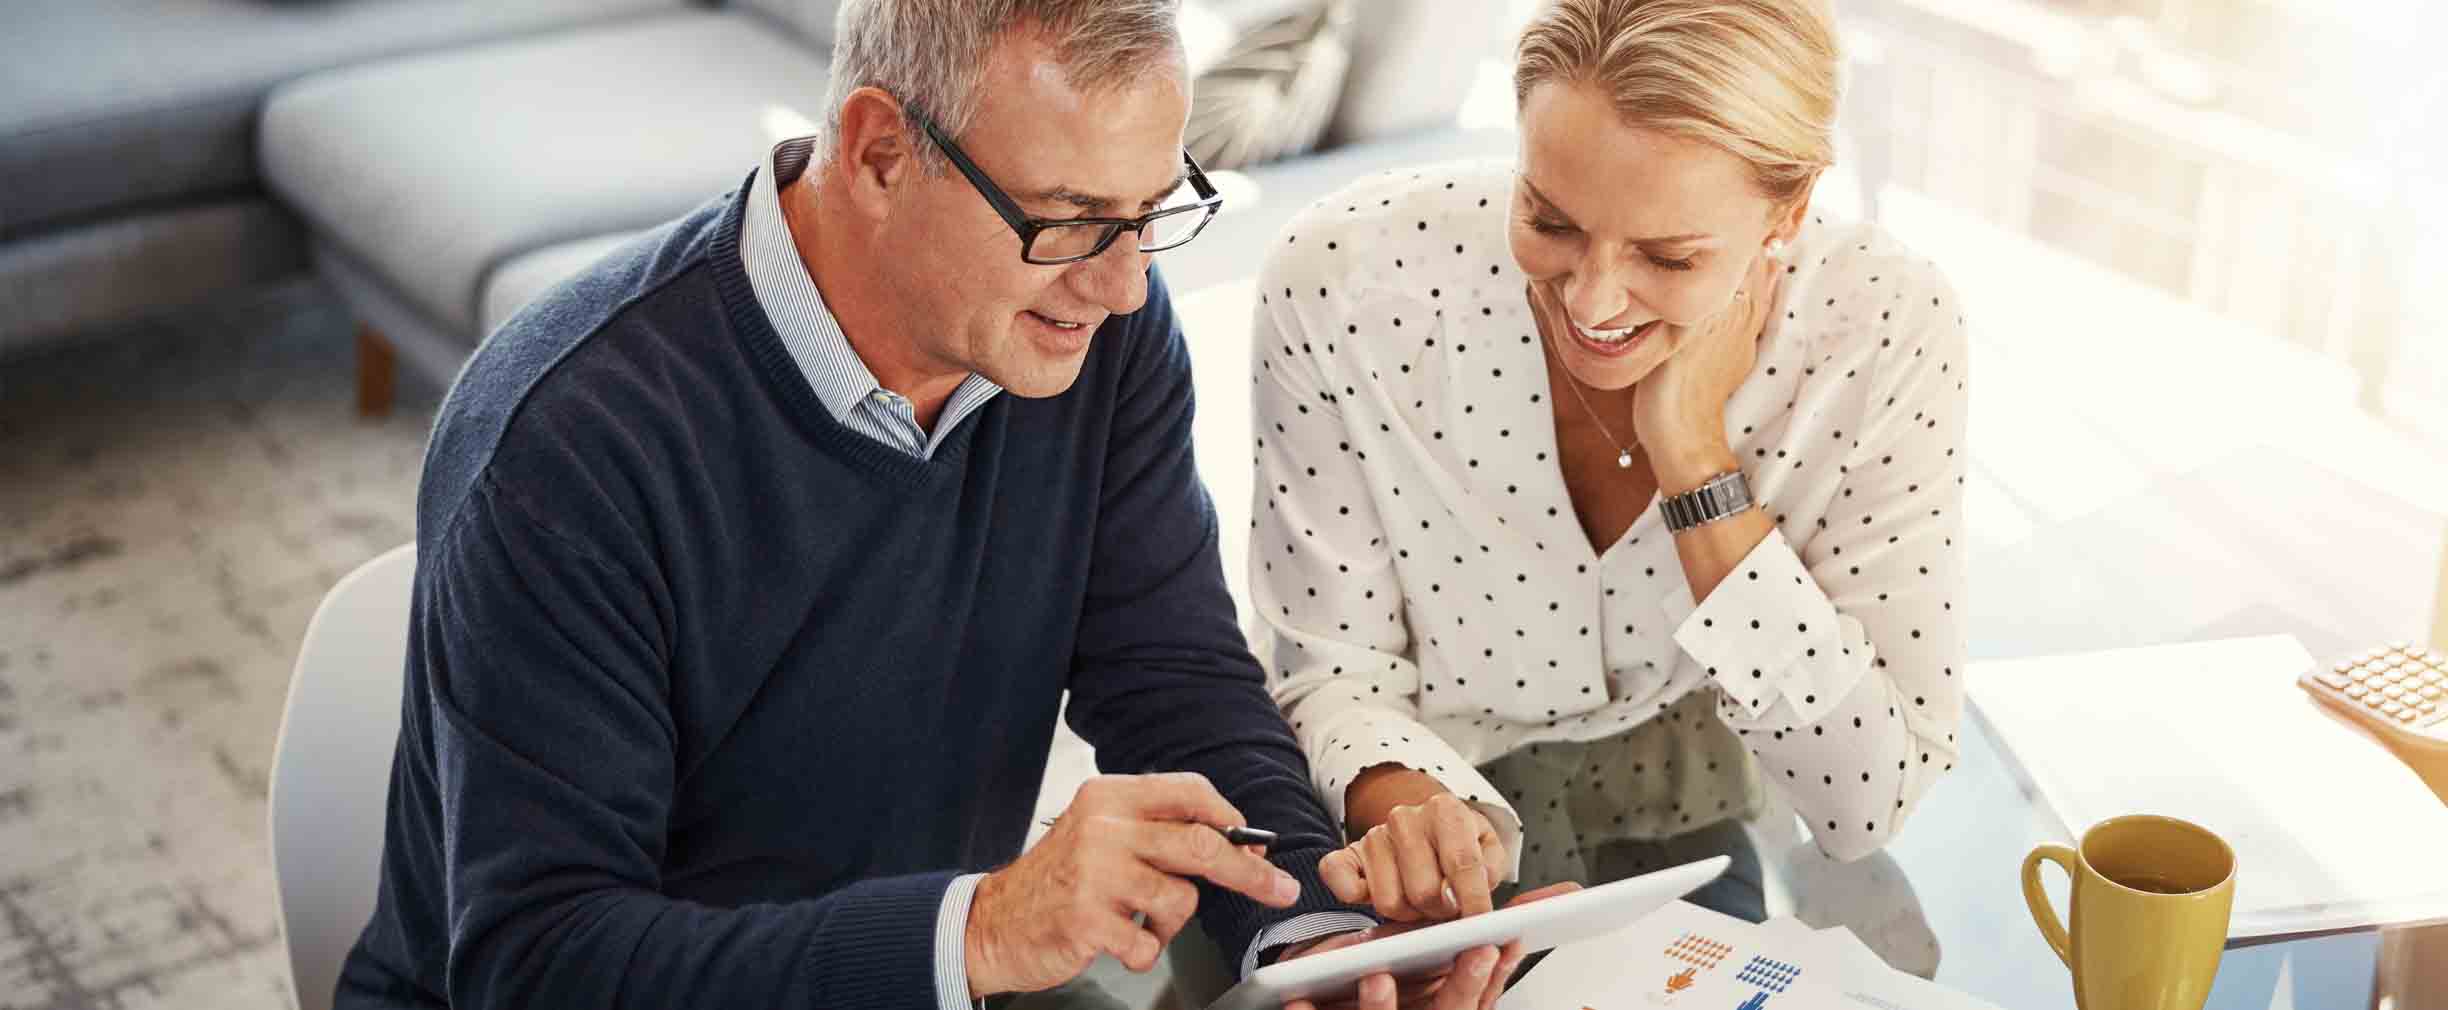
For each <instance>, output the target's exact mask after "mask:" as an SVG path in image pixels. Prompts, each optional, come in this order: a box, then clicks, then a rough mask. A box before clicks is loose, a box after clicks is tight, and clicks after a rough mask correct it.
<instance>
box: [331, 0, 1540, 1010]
mask: <svg viewBox="0 0 2448 1010" xmlns="http://www.w3.org/2000/svg"><path fill="white" fill-rule="evenodd" d="M1173 6H1174V0H853V2H851V3H848V4H846V5H845V6H844V9H843V12H842V14H841V23H840V30H839V32H838V38H839V42H838V45H837V51H836V54H835V58H836V61H837V62H836V63H835V66H834V71H833V74H834V77H833V83H834V91H833V95H834V97H833V100H832V108H831V109H830V111H829V113H828V121H827V128H826V130H825V131H824V133H823V134H822V135H821V137H819V138H815V139H811V140H799V141H792V142H788V143H784V144H782V145H780V146H779V147H777V148H776V149H775V150H774V151H772V152H771V154H770V156H769V157H768V158H767V159H766V160H765V162H764V164H763V165H762V166H760V167H759V168H758V169H757V170H756V171H755V172H753V173H752V174H751V175H750V177H749V181H748V182H747V183H746V184H745V185H743V186H742V188H741V189H740V190H739V191H737V192H735V193H733V194H731V195H729V196H726V197H723V198H721V199H719V200H716V201H714V202H711V203H709V204H707V205H706V206H704V207H702V208H700V209H699V210H697V211H695V212H693V213H691V214H689V215H688V216H686V217H684V218H682V219H681V220H678V221H676V222H673V223H671V224H669V225H666V226H665V227H663V228H661V229H659V230H657V231H656V232H654V233H653V234H651V235H650V236H648V237H646V238H644V239H641V240H640V241H637V242H635V243H632V244H630V245H629V246H628V247H627V248H626V249H624V250H623V251H621V252H619V253H616V254H614V255H612V256H611V257H609V258H607V259H606V260H605V261H603V262H601V263H599V264H597V265H595V266H594V267H592V268H591V269H589V270H587V271H586V272H585V273H584V274H583V275H581V276H580V277H578V278H576V279H574V280H572V281H570V282H569V283H567V284H565V285H563V286H562V287H560V288H559V289H557V290H556V291H554V292H553V293H551V294H549V295H547V296H545V297H544V298H543V299H542V300H541V301H540V302H539V303H538V304H536V305H534V306H532V307H530V308H529V309H528V310H526V311H525V312H524V313H522V314H521V315H520V316H518V317H517V318H516V319H514V320H512V321H511V322H510V323H509V324H507V325H506V326H505V327H504V328H503V329H502V330H501V331H500V332H498V333H496V334H494V335H493V337H492V339H491V340H489V341H488V342H487V343H486V344H485V346H484V347H483V348H482V349H481V350H479V351H478V352H477V355H476V357H475V359H474V361H473V362H471V364H470V365H469V367H468V369H467V371H466V372H465V374H464V375H463V376H462V377H461V379H460V381H459V383H458V385H457V387H456V388H454V389H453V390H452V392H451V394H450V397H449V398H448V400H447V401H446V403H445V404H444V406H443V409H442V414H441V417H440V420H439V422H438V423H437V425H436V427H435V430H434V437H433V445H432V448H431V451H430V454H429V456H428V458H427V461H426V466H425V473H424V480H423V484H422V486H421V488H420V491H419V496H418V497H419V501H418V523H417V548H418V556H417V560H418V568H417V576H416V586H415V597H414V610H413V613H412V616H411V623H412V628H411V635H410V645H409V657H408V671H407V689H406V690H407V694H406V702H405V711H404V718H403V720H402V729H401V737H400V743H399V751H398V758H397V761H396V764H395V769H394V772H393V780H392V784H391V814H390V821H389V828H388V834H387V838H386V844H385V848H384V854H383V874H382V886H381V896H380V902H379V906H378V908H377V910H376V912H375V915H374V918H373V921H372V922H371V924H369V925H368V926H367V928H366V932H365V934H364V936H363V938H362V939H361V940H360V941H359V943H358V945H357V947H356V949H355V950H354V951H353V952H352V953H351V955H350V957H349V960H348V964H347V966H346V969H345V971H344V974H343V978H342V980H341V984H340V999H339V1003H340V1005H341V1006H343V1007H359V1008H362V1007H436V1006H450V1007H458V1008H478V1007H519V1008H544V1007H590V1008H591V1007H683V1006H686V1007H802V1006H829V1007H911V1008H922V1007H959V1006H963V1005H965V1004H966V1003H968V1001H970V1000H971V999H973V998H975V997H982V996H987V995H992V994H997V993H1010V992H1025V991H1036V990H1044V989H1047V988H1049V987H1053V986H1056V985H1058V984H1061V983H1064V982H1065V981H1066V980H1070V979H1072V978H1074V977H1075V976H1077V975H1078V974H1079V973H1080V972H1081V971H1082V970H1083V969H1084V968H1085V967H1086V966H1087V964H1088V963H1089V962H1090V961H1091V960H1092V959H1093V958H1094V957H1095V956H1096V955H1097V954H1099V953H1104V954H1111V955H1113V956H1114V957H1116V958H1119V959H1120V960H1121V961H1122V962H1123V963H1124V964H1126V965H1128V966H1130V967H1131V968H1133V969H1135V970H1146V969H1149V968H1151V967H1152V966H1153V965H1154V964H1155V962H1156V959H1157V958H1158V956H1159V952H1160V950H1161V948H1162V947H1163V945H1164V944H1165V943H1166V942H1167V941H1169V940H1170V939H1172V937H1173V936H1174V935H1175V933H1176V932H1177V931H1179V930H1181V929H1182V928H1183V927H1184V925H1185V924H1186V923H1187V922H1189V921H1190V919H1191V917H1192V915H1193V912H1194V910H1195V914H1196V916H1197V920H1198V922H1199V924H1200V925H1201V927H1202V928H1203V929H1204V931H1205V932H1206V933H1207V934H1208V935H1210V936H1212V937H1213V938H1214V939H1215V940H1216V941H1217V943H1218V945H1219V946H1220V947H1221V948H1222V949H1223V950H1224V951H1226V952H1228V954H1229V955H1231V956H1237V957H1238V958H1239V960H1240V965H1239V969H1240V970H1241V971H1244V972H1246V971H1247V970H1249V968H1250V966H1251V965H1253V964H1255V963H1257V962H1258V961H1259V960H1260V959H1261V958H1263V957H1266V956H1270V955H1278V954H1283V953H1285V952H1286V951H1287V949H1289V950H1290V951H1291V952H1292V953H1295V954H1297V953H1301V952H1305V949H1306V947H1305V946H1302V945H1315V944H1318V943H1319V941H1318V938H1319V937H1321V936H1327V935H1329V934H1344V933H1346V931H1349V930H1353V929H1358V928H1361V927H1365V926H1368V925H1370V924H1371V922H1372V920H1370V919H1369V918H1367V917H1365V916H1364V915H1361V914H1359V913H1358V912H1357V910H1355V909H1352V908H1350V907H1348V906H1344V905H1341V904H1339V903H1337V902H1336V901H1335V900H1334V899H1333V896H1332V894H1331V893H1330V892H1329V891H1328V889H1327V888H1326V887H1325V886H1323V885H1322V884H1321V883H1320V882H1319V880H1318V877H1317V873H1316V864H1317V861H1318V859H1319V857H1321V856H1323V855H1324V854H1326V853H1327V852H1328V851H1330V850H1331V849H1332V848H1333V847H1334V846H1335V845H1336V844H1337V841H1338V839H1337V835H1336V831H1335V827H1334V825H1333V824H1331V823H1330V822H1329V820H1328V818H1327V815H1326V813H1325V811H1324V809H1323V807H1322V806H1321V805H1320V804H1319V802H1318V800H1317V798H1316V796H1315V795H1314V794H1313V793H1312V792H1311V789H1310V786H1309V785H1308V775H1307V772H1306V769H1305V766H1304V764H1303V761H1302V758H1301V754H1300V751H1299V749H1298V748H1297V747H1296V746H1295V745H1294V743H1293V739H1292V736H1291V734H1290V733H1289V732H1288V730H1287V727H1286V726H1285V725H1284V724H1283V721H1282V717H1281V716H1280V715H1279V714H1278V713H1277V711H1276V709H1275V707H1274V705H1273V704H1272V703H1271V702H1270V701H1269V700H1268V698H1267V696H1266V694H1265V692H1264V690H1263V687H1262V685H1261V683H1260V674H1259V672H1258V669H1257V667H1256V666H1255V664H1254V663H1253V661H1252V660H1251V658H1250V657H1249V655H1248V654H1247V652H1246V650H1245V647H1244V645H1243V642H1242V640H1241V638H1240V636H1239V633H1238V632H1237V631H1236V628H1235V623H1234V619H1233V612H1232V605H1231V603H1230V601H1229V599H1228V598H1227V596H1226V594H1225V589H1224V583H1223V580H1222V578H1221V574H1220V568H1219V565H1218V561H1217V557H1216V522H1215V515H1214V512H1213V510H1212V508H1211V507H1210V505H1209V502H1208V500H1207V498H1206V495H1205V492H1204V490H1203V489H1202V488H1201V487H1200V485H1199V482H1198V479H1197V476H1196V473H1195V470H1194V468H1193V465H1192V460H1191V448H1190V429H1191V423H1190V422H1191V384H1190V372H1189V364H1188V360H1187V356H1186V354H1185V352H1184V348H1183V344H1182V338H1181V335H1180V333H1179V331H1178V328H1177V327H1176V325H1175V322H1174V319H1173V316H1172V313H1171V310H1170V307H1169V304H1168V302H1167V299H1166V296H1165V291H1164V287H1163V285H1162V283H1161V282H1160V281H1159V280H1158V279H1157V278H1156V276H1155V275H1154V274H1153V273H1152V272H1151V270H1150V265H1149V256H1150V254H1151V253H1152V252H1154V251H1157V250H1160V249H1162V248H1166V247H1170V246H1172V245H1176V244H1179V243H1181V242H1185V241H1188V240H1189V239H1190V238H1192V237H1194V236H1195V235H1196V234H1197V233H1198V230H1199V228H1200V227H1202V226H1203V225H1204V223H1205V221H1206V219H1207V218H1208V217H1209V216H1210V215H1212V214H1213V212H1214V209H1215V205H1216V203H1217V199H1216V197H1215V191H1214V189H1213V188H1212V187H1211V186H1209V185H1208V184H1207V182H1206V180H1205V178H1204V177H1203V176H1202V175H1200V174H1199V172H1198V170H1197V168H1196V166H1195V165H1193V164H1191V163H1190V161H1189V159H1188V158H1187V157H1186V156H1185V155H1184V153H1183V151H1182V148H1181V132H1182V127H1183V122H1184V118H1185V115H1186V110H1187V95H1186V92H1187V83H1186V81H1185V80H1184V77H1183V71H1182V68H1181V57H1180V51H1179V44H1178V40H1177V38H1176V35H1175V30H1174V25H1173ZM955 138H957V140H956V139H955ZM602 170H605V171H617V170H618V167H617V166H604V167H603V169H602ZM1065 689H1068V690H1069V691H1070V694H1071V702H1070V719H1071V722H1072V724H1073V725H1074V726H1075V727H1076V728H1077V729H1078V730H1079V732H1080V733H1081V735H1082V736H1084V737H1086V738H1087V739H1088V740H1089V741H1090V742H1091V743H1093V744H1094V745H1095V746H1096V748H1097V754H1098V758H1099V760H1100V762H1101V763H1102V764H1103V765H1104V767H1105V768H1106V769H1107V770H1109V771H1115V772H1128V773H1155V772H1170V773H1173V774H1147V775H1138V776H1132V775H1118V776H1115V777H1111V778H1105V779H1099V780H1097V781H1096V782H1093V783H1091V784H1090V785H1089V786H1087V787H1086V788H1083V789H1081V790H1080V792H1079V794H1078V796H1077V797H1076V799H1075V800H1074V801H1073V803H1072V805H1071V807H1070V809H1069V811H1068V812H1067V813H1066V814H1065V816H1063V817H1062V818H1061V819H1060V821H1059V822H1058V823H1057V824H1056V826H1055V827H1054V829H1053V830H1052V832H1051V833H1050V834H1049V835H1048V836H1047V837H1046V838H1045V839H1044V840H1043V841H1042V842H1041V843H1040V844H1039V845H1037V846H1036V847H1034V848H1032V849H1031V850H1030V851H1029V852H1028V853H1027V854H1026V855H1022V856H1019V857H1018V858H1017V859H1016V860H1015V859H1014V857H1015V856H1016V855H1018V854H1019V850H1020V845H1021V842H1022V840H1023V838H1024V836H1025V833H1026V831H1027V828H1028V818H1029V815H1030V811H1031V807H1032V802H1033V799H1034V796H1035V793H1036V790H1037V785H1038V782H1039V778H1040V775H1041V774H1042V771H1043V768H1044V764H1045V756H1046V749H1047V746H1048V742H1049V740H1050V738H1051V736H1052V733H1053V722H1054V718H1055V712H1056V708H1057V704H1058V700H1059V698H1060V696H1061V695H1062V692H1063V691H1064V690H1065ZM1240 824H1252V825H1256V826H1259V827H1264V828H1269V829H1273V830H1275V831H1277V832H1279V833H1280V834H1281V842H1280V843H1279V844H1278V846H1277V847H1276V848H1275V850H1274V851H1273V853H1272V855H1271V856H1268V857H1264V858H1262V857H1260V856H1259V855H1257V854H1255V853H1254V852H1252V851H1250V850H1247V849H1243V848H1238V847H1233V846H1229V845H1226V844H1225V843H1224V842H1223V841H1222V840H1221V837H1220V835H1219V833H1218V832H1217V830H1216V828H1218V827H1223V826H1230V825H1240ZM1007 862H1008V865H1002V868H1000V869H996V870H994V871H993V872H990V873H983V874H980V873H978V872H977V871H981V870H985V869H987V868H990V867H994V866H997V865H998V864H1005V863H1007ZM1345 942H1353V940H1352V939H1351V938H1350V937H1348V936H1337V937H1336V938H1334V939H1329V940H1325V941H1323V944H1336V943H1345ZM1498 960H1499V958H1498V954H1497V952H1496V951H1493V950H1484V949H1483V950H1481V951H1475V952H1473V953H1472V954H1471V955H1467V956H1466V957H1465V958H1464V959H1463V960H1462V961H1461V962H1459V963H1458V968H1459V970H1458V971H1456V972H1455V973H1454V974H1453V975H1452V976H1450V978H1449V980H1448V981H1447V982H1446V983H1445V985H1444V988H1443V989H1442V991H1439V992H1437V993H1436V994H1435V995H1436V997H1437V998H1439V999H1441V1000H1442V1001H1444V1002H1446V1003H1447V1004H1449V1005H1455V1006H1461V1005H1469V1004H1476V1003H1480V1002H1484V1001H1485V1000H1486V999H1488V998H1492V996H1493V994H1494V991H1493V987H1490V986H1488V985H1487V984H1486V980H1487V979H1488V978H1490V977H1502V975H1501V971H1500V969H1501V968H1503V967H1505V966H1504V965H1500V964H1499V963H1498ZM1393 988H1394V987H1393V986H1392V985H1391V984H1390V981H1389V980H1386V979H1383V978H1379V979H1374V980H1372V981H1371V985H1370V986H1369V987H1368V989H1367V991H1366V992H1365V993H1364V995H1365V996H1366V997H1367V1000H1366V1001H1367V1002H1368V1003H1371V1004H1376V1005H1386V1004H1388V1003H1390V1002H1391V1000H1392V998H1393Z"/></svg>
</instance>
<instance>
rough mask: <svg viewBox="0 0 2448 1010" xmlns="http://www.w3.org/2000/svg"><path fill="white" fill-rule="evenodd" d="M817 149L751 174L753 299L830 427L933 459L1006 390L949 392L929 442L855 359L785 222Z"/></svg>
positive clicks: (802, 144) (976, 386) (967, 387)
mask: <svg viewBox="0 0 2448 1010" xmlns="http://www.w3.org/2000/svg"><path fill="white" fill-rule="evenodd" d="M814 150H815V138H813V137H799V138H796V139H793V140H785V141H783V142H782V143H780V144H776V145H774V148H773V150H772V151H771V152H769V153H768V154H767V155H766V158H765V165H764V171H761V172H758V173H757V174H756V181H755V183H754V184H753V186H754V188H753V189H752V191H751V192H750V193H749V194H748V207H747V211H746V216H745V217H744V219H743V220H742V221H741V222H740V259H741V261H742V265H744V266H745V267H746V268H747V270H748V286H749V288H751V289H752V290H754V291H755V292H756V300H757V304H758V305H760V306H762V307H764V309H765V317H766V318H767V319H769V320H771V321H772V322H773V328H774V332H775V333H778V334H780V335H781V337H782V346H783V347H784V348H786V349H788V350H789V351H790V356H791V360H792V361H795V362H797V363H798V364H799V372H800V374H801V375H804V376H806V377H807V382H808V387H809V388H811V389H813V390H815V392H816V399H817V400H818V401H820V402H822V403H823V404H824V406H825V410H826V411H828V412H830V413H831V414H832V415H833V419H834V420H836V421H839V422H841V423H842V424H843V425H846V426H848V427H849V428H850V430H852V431H856V432H858V433H859V434H862V435H865V436H867V437H869V438H872V439H875V440H876V441H878V442H882V443H884V444H885V445H889V446H892V447H894V448H896V449H899V450H901V451H903V452H906V453H909V454H910V455H912V456H916V457H918V458H919V459H931V458H933V457H934V455H935V448H936V447H937V446H940V445H942V444H943V440H944V436H945V435H948V434H950V433H951V432H952V431H953V430H954V429H956V428H958V427H960V423H961V420H962V419H963V418H966V417H968V416H969V415H970V414H971V413H974V412H975V411H976V410H977V409H978V408H979V407H983V406H985V405H986V402H987V401H988V400H992V399H994V397H995V394H997V393H1000V392H1002V391H1003V387H1001V386H998V385H995V384H994V383H993V382H992V381H990V380H988V379H987V378H986V377H985V376H982V375H977V374H974V373H973V374H971V375H970V376H969V377H968V378H967V379H964V380H962V381H961V384H960V388H958V389H955V390H953V391H952V398H951V399H950V400H948V401H946V402H945V403H944V409H943V413H942V414H941V415H940V416H938V417H937V418H936V420H935V431H934V432H933V434H931V435H930V434H929V433H928V432H927V430H926V429H925V428H924V427H922V426H920V425H919V423H918V415H917V413H916V411H915V409H914V408H912V407H911V406H910V402H909V400H908V399H907V398H906V397H903V396H902V395H901V394H899V393H895V392H893V391H892V390H889V389H886V388H884V387H883V386H881V385H878V384H877V383H876V377H875V373H874V372H872V371H870V370H868V368H867V363H866V362H865V361H862V360H860V358H859V356H858V351H857V350H855V349H853V348H852V347H851V346H850V338H849V337H846V336H844V335H843V334H842V328H841V324H840V323H839V322H837V321H835V320H834V318H833V312H832V310H830V309H828V308H826V307H825V301H824V295H823V294H822V293H820V292H818V291H817V290H816V279H815V278H814V277H811V276H809V275H808V271H807V265H806V264H804V263H802V262H800V259H799V247H798V246H797V245H796V244H795V243H793V242H792V241H791V232H790V225H789V223H788V222H786V221H785V220H784V219H783V217H782V197H781V191H782V188H783V187H785V186H788V185H790V184H791V183H792V182H794V181H796V180H797V179H798V178H799V175H800V173H802V172H805V171H806V170H807V166H808V159H809V156H810V154H811V153H812V152H813V151H814Z"/></svg>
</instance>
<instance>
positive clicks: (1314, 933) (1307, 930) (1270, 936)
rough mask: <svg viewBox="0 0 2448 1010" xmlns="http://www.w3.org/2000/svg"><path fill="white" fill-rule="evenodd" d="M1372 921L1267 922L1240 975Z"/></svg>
mask: <svg viewBox="0 0 2448 1010" xmlns="http://www.w3.org/2000/svg"><path fill="white" fill-rule="evenodd" d="M1375 925H1377V920H1375V919H1372V918H1369V917H1368V916H1365V915H1362V914H1360V913H1358V912H1311V913H1309V914H1307V915H1303V916H1296V917H1294V918H1290V919H1285V920H1284V921H1282V922H1278V923H1276V924H1274V925H1272V926H1268V927H1267V928H1266V929H1265V930H1263V931H1261V932H1260V933H1259V934H1258V938H1257V939H1255V940H1251V941H1250V945H1249V950H1248V951H1246V952H1244V953H1243V954H1242V955H1241V975H1240V977H1242V978H1248V977H1250V973H1251V972H1253V971H1257V970H1258V956H1259V955H1260V954H1264V953H1266V952H1267V951H1269V950H1273V949H1275V948H1277V947H1289V946H1291V945H1293V944H1296V943H1307V942H1309V941H1311V940H1315V939H1317V938H1319V937H1322V936H1333V935H1335V934H1337V933H1354V932H1358V931H1360V930H1363V929H1368V928H1370V927H1372V926H1375ZM963 984H964V985H965V984H967V983H963ZM945 1010H955V1008H952V1007H946V1008H945Z"/></svg>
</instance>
